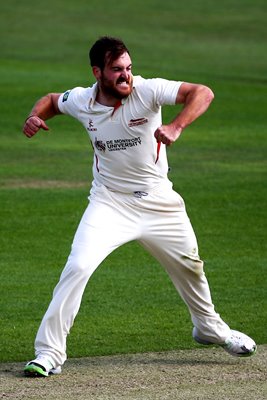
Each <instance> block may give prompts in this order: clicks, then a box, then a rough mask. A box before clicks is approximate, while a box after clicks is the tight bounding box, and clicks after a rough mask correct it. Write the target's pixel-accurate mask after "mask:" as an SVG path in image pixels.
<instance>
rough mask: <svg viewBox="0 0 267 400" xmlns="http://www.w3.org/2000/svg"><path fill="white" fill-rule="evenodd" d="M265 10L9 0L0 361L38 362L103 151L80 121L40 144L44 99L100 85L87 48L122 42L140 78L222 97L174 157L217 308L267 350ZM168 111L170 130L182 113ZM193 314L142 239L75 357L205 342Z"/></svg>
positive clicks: (113, 263) (108, 272) (247, 5)
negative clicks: (190, 85) (97, 152)
mask: <svg viewBox="0 0 267 400" xmlns="http://www.w3.org/2000/svg"><path fill="white" fill-rule="evenodd" d="M266 20H267V3H266V1H263V0H254V1H248V0H242V1H241V0H237V1H233V0H222V1H220V2H214V1H211V0H208V1H203V2H200V1H196V0H188V1H187V2H181V1H177V0H165V1H164V2H162V1H151V0H148V1H145V2H144V1H141V0H140V1H139V0H138V1H133V0H132V1H129V0H125V1H124V2H122V3H118V2H117V1H113V0H112V1H107V0H103V1H102V2H99V1H96V0H92V1H90V2H89V1H83V0H76V1H75V2H73V1H70V0H65V1H63V0H54V1H51V0H48V1H46V2H44V3H38V4H36V2H33V1H32V0H26V1H24V2H19V1H15V0H9V1H6V2H4V3H1V5H0V49H1V52H0V84H1V96H0V103H1V107H0V113H1V126H0V135H1V141H0V155H1V169H0V204H1V211H0V216H1V219H0V221H1V222H0V223H1V237H0V248H1V258H0V265H1V280H0V290H1V297H0V310H1V314H0V318H1V319H0V324H1V326H0V360H2V361H8V360H16V361H20V360H27V359H29V358H32V356H33V341H34V337H35V334H36V331H37V329H38V326H39V323H40V320H41V318H42V316H43V313H44V312H45V310H46V308H47V306H48V303H49V301H50V298H51V295H52V290H53V288H54V286H55V284H56V283H57V281H58V278H59V275H60V272H61V270H62V268H63V266H64V263H65V261H66V258H67V256H68V253H69V251H70V245H71V242H72V238H73V235H74V232H75V229H76V227H77V224H78V222H79V220H80V217H81V215H82V213H83V210H84V209H85V207H86V205H87V195H88V192H89V187H90V183H91V178H92V175H91V163H92V150H91V146H90V145H89V140H88V136H87V133H86V132H85V131H84V130H83V128H82V126H81V125H80V124H79V123H78V122H77V121H75V120H72V119H70V118H68V117H65V116H61V117H58V118H55V119H53V120H51V121H48V124H49V126H50V131H49V132H41V133H40V134H38V135H36V136H35V137H34V138H32V139H31V140H29V139H27V138H26V137H25V136H24V135H23V134H22V131H21V130H22V125H23V121H24V119H25V118H26V116H27V114H28V113H29V111H30V109H31V108H32V106H33V104H34V102H35V101H36V100H37V99H38V98H39V97H41V96H43V95H44V94H46V93H48V92H63V91H65V90H67V89H69V88H72V87H74V86H88V85H91V84H92V83H93V82H94V79H93V76H92V74H91V71H90V67H89V61H88V50H89V48H90V47H91V45H92V44H93V43H94V41H95V40H96V39H97V38H98V37H99V36H101V35H106V34H108V35H112V36H117V37H121V38H122V39H123V40H124V41H125V43H126V45H127V46H128V47H129V49H130V51H131V56H132V60H133V73H134V74H140V75H142V76H144V77H157V76H159V77H163V78H167V79H177V80H184V81H190V82H200V83H203V84H206V85H208V86H210V87H211V88H212V90H213V91H214V92H215V100H214V102H213V104H212V106H211V107H210V109H209V110H208V112H207V113H206V114H205V115H204V116H202V117H201V118H200V119H199V120H198V121H196V122H195V123H194V124H193V125H191V126H190V127H188V128H187V130H186V131H185V132H184V133H183V135H182V137H181V138H180V139H179V141H178V142H177V143H175V145H173V146H172V147H171V148H169V149H168V157H169V163H170V167H171V171H170V179H171V180H172V181H173V183H174V187H175V189H176V190H177V191H178V192H179V193H180V194H181V195H182V196H183V197H184V199H185V201H186V205H187V210H188V213H189V216H190V218H191V221H192V223H193V226H194V228H195V231H196V234H197V237H198V242H199V247H200V254H201V257H202V259H204V261H205V268H206V274H207V277H208V279H209V282H210V286H211V290H212V295H213V300H214V303H215V304H216V308H217V311H218V312H219V313H220V314H221V315H222V317H223V318H224V320H225V321H226V322H227V323H229V324H230V325H231V326H232V327H233V328H235V329H239V330H242V331H245V332H246V333H248V334H250V335H252V336H253V338H254V339H255V340H256V341H257V342H258V343H266V329H265V326H266V309H267V307H266V306H267V304H266V279H265V276H266V272H265V271H266V259H267V257H266V255H267V250H266V244H265V239H266V231H267V230H266V215H267V212H266V206H267V200H266V199H267V184H266V177H267V174H266V173H267V163H266V159H267V141H266V133H267V132H266V122H267V113H266V110H267V96H266V89H267V77H266V72H267V52H266V45H267V31H266ZM177 111H178V109H176V108H175V107H166V108H165V109H164V121H165V122H168V121H169V120H170V119H171V118H173V117H174V115H175V114H176V113H177ZM191 328H192V325H191V321H190V317H189V315H188V311H187V309H186V307H185V306H184V304H183V303H182V301H181V299H180V298H179V296H178V295H177V293H176V291H175V290H174V288H173V286H172V284H171V282H170V281H169V279H168V277H167V275H166V274H165V273H164V271H163V269H162V268H161V267H160V266H159V265H158V263H157V262H156V261H155V260H154V259H152V258H151V257H150V255H148V254H146V253H144V251H143V249H141V248H140V247H139V246H138V245H137V244H136V243H130V244H127V245H126V246H124V247H122V248H120V249H118V250H117V251H116V252H114V253H113V254H112V255H111V256H110V257H109V258H108V259H107V260H105V262H104V263H103V264H102V265H101V266H100V267H99V269H98V270H97V271H96V273H95V274H94V275H93V277H92V279H91V280H90V282H89V284H88V287H87V289H86V291H85V294H84V298H83V303H82V307H81V310H80V313H79V315H78V317H77V320H76V323H75V325H74V328H73V329H72V331H71V335H70V337H69V340H68V355H69V357H78V356H90V355H102V354H114V353H127V352H141V351H150V350H153V351H161V350H168V349H181V348H192V347H196V346H198V345H197V344H195V343H194V342H193V340H192V338H191Z"/></svg>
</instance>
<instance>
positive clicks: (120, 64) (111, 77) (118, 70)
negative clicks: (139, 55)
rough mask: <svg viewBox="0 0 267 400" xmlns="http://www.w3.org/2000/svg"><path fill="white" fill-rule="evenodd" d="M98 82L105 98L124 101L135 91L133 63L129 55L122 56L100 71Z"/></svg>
mask: <svg viewBox="0 0 267 400" xmlns="http://www.w3.org/2000/svg"><path fill="white" fill-rule="evenodd" d="M98 82H99V86H100V90H101V91H102V93H103V94H104V95H105V96H111V97H114V98H116V99H123V98H124V97H127V96H129V94H130V93H131V92H132V89H133V76H132V61H131V58H130V56H129V54H128V53H124V54H122V56H120V57H119V58H118V59H117V60H115V61H113V62H112V63H111V64H106V65H105V67H104V69H103V70H102V71H99V77H98Z"/></svg>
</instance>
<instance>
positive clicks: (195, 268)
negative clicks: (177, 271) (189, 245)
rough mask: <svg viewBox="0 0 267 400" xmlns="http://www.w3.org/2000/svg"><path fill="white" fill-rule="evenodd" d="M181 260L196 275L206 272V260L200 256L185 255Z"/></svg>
mask: <svg viewBox="0 0 267 400" xmlns="http://www.w3.org/2000/svg"><path fill="white" fill-rule="evenodd" d="M181 260H182V264H183V266H184V267H186V268H187V269H188V270H189V271H190V272H193V273H194V274H196V275H202V274H203V273H204V262H203V261H202V260H201V259H200V258H199V257H198V256H196V257H192V256H187V255H183V256H182V257H181Z"/></svg>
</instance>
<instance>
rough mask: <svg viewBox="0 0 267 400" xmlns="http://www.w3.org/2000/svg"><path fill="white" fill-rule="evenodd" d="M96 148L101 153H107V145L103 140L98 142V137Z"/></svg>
mask: <svg viewBox="0 0 267 400" xmlns="http://www.w3.org/2000/svg"><path fill="white" fill-rule="evenodd" d="M94 145H95V148H96V149H97V150H99V151H106V144H105V143H104V142H102V140H97V137H96V138H95V143H94Z"/></svg>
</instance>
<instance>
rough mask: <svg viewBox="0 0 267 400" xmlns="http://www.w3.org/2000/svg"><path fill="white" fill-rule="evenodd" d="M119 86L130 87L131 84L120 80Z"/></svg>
mask: <svg viewBox="0 0 267 400" xmlns="http://www.w3.org/2000/svg"><path fill="white" fill-rule="evenodd" d="M117 85H118V86H120V87H129V82H128V81H125V80H119V81H118V82H117Z"/></svg>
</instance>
